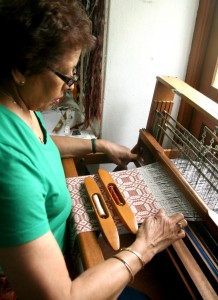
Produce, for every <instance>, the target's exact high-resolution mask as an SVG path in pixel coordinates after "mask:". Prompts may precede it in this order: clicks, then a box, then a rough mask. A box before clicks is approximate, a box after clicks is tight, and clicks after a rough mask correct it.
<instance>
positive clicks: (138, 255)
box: [120, 248, 145, 268]
mask: <svg viewBox="0 0 218 300" xmlns="http://www.w3.org/2000/svg"><path fill="white" fill-rule="evenodd" d="M120 251H129V252H131V253H133V254H135V256H137V257H138V260H139V261H140V263H141V265H142V268H144V266H145V262H144V261H143V259H142V256H141V254H139V253H138V252H136V251H134V250H132V249H131V248H122V249H121V250H120Z"/></svg>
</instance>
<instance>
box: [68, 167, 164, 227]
mask: <svg viewBox="0 0 218 300" xmlns="http://www.w3.org/2000/svg"><path fill="white" fill-rule="evenodd" d="M110 174H111V176H112V177H113V179H114V181H115V182H116V184H117V186H118V187H119V189H120V191H121V193H122V194H123V196H124V198H125V200H126V201H127V203H128V204H129V205H130V207H131V209H132V211H133V212H134V214H135V216H136V220H137V223H138V224H140V223H142V221H143V220H144V219H145V218H146V217H148V216H150V215H154V214H155V213H156V212H157V211H158V206H157V203H156V200H155V198H154V196H153V195H152V193H151V192H150V191H149V189H148V187H147V185H146V184H145V181H144V180H143V178H142V177H141V176H140V174H139V172H138V170H137V169H134V170H127V171H120V172H113V173H110ZM85 177H86V176H81V177H73V178H67V186H68V189H69V191H70V194H71V198H72V201H73V210H72V218H73V219H74V222H75V225H76V229H77V232H78V233H80V232H86V231H92V230H99V228H100V227H99V224H98V221H97V219H96V217H95V213H94V211H92V207H91V202H90V200H89V196H88V193H87V192H86V189H85V185H84V178H85ZM91 177H93V178H94V179H95V180H96V182H97V184H98V186H99V188H100V190H101V192H102V195H103V197H104V198H105V200H106V203H107V205H108V208H109V210H110V212H111V215H112V217H113V218H114V221H115V224H116V225H117V226H118V227H121V226H122V223H121V221H120V219H119V217H118V216H117V215H116V213H115V212H114V211H113V208H112V206H111V203H110V201H109V199H108V198H107V196H106V194H105V192H104V189H103V187H102V185H101V182H100V179H99V177H98V175H91Z"/></svg>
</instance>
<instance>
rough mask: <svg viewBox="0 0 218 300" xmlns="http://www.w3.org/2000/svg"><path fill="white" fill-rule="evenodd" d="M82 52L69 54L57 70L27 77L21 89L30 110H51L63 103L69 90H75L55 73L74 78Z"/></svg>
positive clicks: (21, 94)
mask: <svg viewBox="0 0 218 300" xmlns="http://www.w3.org/2000/svg"><path fill="white" fill-rule="evenodd" d="M80 54H81V51H80V50H78V51H74V52H71V51H70V52H68V53H66V55H65V56H64V57H63V60H62V61H61V62H60V65H59V67H58V69H57V70H53V71H52V70H49V69H48V70H47V71H45V72H43V73H40V74H37V75H32V76H29V77H26V81H25V85H23V86H22V87H21V88H20V91H19V93H20V96H21V97H22V99H23V101H24V102H25V104H26V106H27V107H28V109H30V110H36V111H44V110H49V109H50V108H51V107H52V106H53V105H54V104H57V103H59V102H60V101H61V99H62V98H63V96H64V92H65V91H66V90H67V89H73V86H74V85H72V86H71V87H70V88H69V86H68V85H67V84H66V83H65V82H64V81H63V80H62V79H61V78H60V77H59V76H58V75H56V74H55V73H54V71H58V72H60V73H62V74H65V75H68V76H73V69H74V68H75V67H76V65H77V63H78V60H79V57H80Z"/></svg>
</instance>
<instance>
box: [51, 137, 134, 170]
mask: <svg viewBox="0 0 218 300" xmlns="http://www.w3.org/2000/svg"><path fill="white" fill-rule="evenodd" d="M51 138H52V139H53V141H54V143H55V144H56V145H57V147H58V149H59V151H60V154H61V156H62V157H75V156H83V155H85V154H89V153H92V143H91V140H87V139H77V138H72V137H65V136H51ZM96 152H103V153H105V154H107V155H108V157H109V158H110V159H111V160H112V162H114V163H115V164H116V165H120V166H125V165H126V164H128V163H129V162H130V161H133V160H135V159H137V154H134V153H132V152H131V151H130V149H129V148H127V147H124V146H121V145H118V144H115V143H112V142H110V141H107V140H103V139H96Z"/></svg>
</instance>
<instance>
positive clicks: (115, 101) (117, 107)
mask: <svg viewBox="0 0 218 300" xmlns="http://www.w3.org/2000/svg"><path fill="white" fill-rule="evenodd" d="M198 3H199V0H153V1H152V0H151V1H146V0H110V6H109V8H110V10H109V24H108V25H109V27H108V41H107V53H106V73H105V87H104V107H103V122H102V134H101V136H102V138H106V139H109V140H111V141H114V142H117V143H120V144H123V145H126V146H128V147H130V148H132V147H133V146H134V145H135V144H136V142H137V137H138V131H139V129H140V128H142V127H145V126H146V123H147V117H148V113H149V108H150V104H151V100H152V95H153V91H154V86H155V82H156V76H157V75H169V76H177V77H179V78H181V79H184V78H185V74H186V68H187V61H188V57H189V52H190V47H191V41H192V35H193V30H194V25H195V19H196V14H197V9H198Z"/></svg>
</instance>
